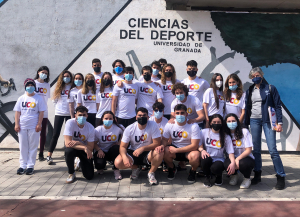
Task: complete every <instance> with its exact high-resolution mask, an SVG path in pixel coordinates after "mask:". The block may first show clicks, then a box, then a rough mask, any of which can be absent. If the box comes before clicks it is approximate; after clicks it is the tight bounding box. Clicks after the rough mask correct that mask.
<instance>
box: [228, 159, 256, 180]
mask: <svg viewBox="0 0 300 217" xmlns="http://www.w3.org/2000/svg"><path fill="white" fill-rule="evenodd" d="M230 163H231V161H230V159H229V158H226V160H225V162H224V166H225V169H226V168H228V166H229V164H230ZM254 165H255V161H254V159H252V158H251V157H249V156H247V157H245V158H243V159H242V160H240V162H239V171H240V172H241V173H242V174H243V175H244V177H245V178H246V179H249V178H250V175H251V172H252V170H253V168H254ZM236 174H237V170H236V171H235V175H236Z"/></svg>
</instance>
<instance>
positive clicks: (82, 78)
mask: <svg viewBox="0 0 300 217" xmlns="http://www.w3.org/2000/svg"><path fill="white" fill-rule="evenodd" d="M76 75H80V76H81V80H82V84H83V81H84V76H83V74H81V73H79V72H78V73H76V74H75V75H74V78H73V81H75V77H76ZM74 87H76V85H75V83H74V82H72V84H71V88H70V91H69V93H68V98H70V92H71V90H72V89H73V88H74Z"/></svg>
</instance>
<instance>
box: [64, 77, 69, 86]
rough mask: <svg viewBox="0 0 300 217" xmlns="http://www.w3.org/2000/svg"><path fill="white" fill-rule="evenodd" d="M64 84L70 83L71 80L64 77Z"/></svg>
mask: <svg viewBox="0 0 300 217" xmlns="http://www.w3.org/2000/svg"><path fill="white" fill-rule="evenodd" d="M63 80H64V82H65V83H66V84H68V83H70V81H71V78H69V77H64V79H63Z"/></svg>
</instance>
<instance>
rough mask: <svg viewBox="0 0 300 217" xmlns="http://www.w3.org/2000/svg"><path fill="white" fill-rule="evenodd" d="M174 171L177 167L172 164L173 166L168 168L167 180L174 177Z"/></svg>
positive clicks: (175, 171)
mask: <svg viewBox="0 0 300 217" xmlns="http://www.w3.org/2000/svg"><path fill="white" fill-rule="evenodd" d="M176 173H177V168H176V167H175V165H174V164H173V168H168V179H169V180H173V179H175V175H176Z"/></svg>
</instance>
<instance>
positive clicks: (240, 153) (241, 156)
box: [224, 113, 254, 189]
mask: <svg viewBox="0 0 300 217" xmlns="http://www.w3.org/2000/svg"><path fill="white" fill-rule="evenodd" d="M224 121H225V123H226V124H225V132H226V134H227V135H229V136H230V137H231V139H232V143H233V149H234V157H235V169H236V170H235V173H234V174H233V175H231V176H230V181H229V184H230V185H236V184H237V182H238V173H237V170H239V171H240V172H241V173H242V174H243V175H244V180H243V182H242V183H241V185H240V188H243V189H245V188H249V187H250V185H251V180H250V175H251V172H252V170H253V168H254V156H253V155H252V153H251V152H252V147H253V144H252V138H251V134H250V132H249V131H248V130H247V129H245V128H242V125H241V123H240V121H239V119H238V117H237V115H236V114H233V113H229V114H227V115H226V117H225V119H224ZM230 163H231V161H230V159H229V158H226V160H225V162H224V166H225V168H228V166H229V165H230Z"/></svg>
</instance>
